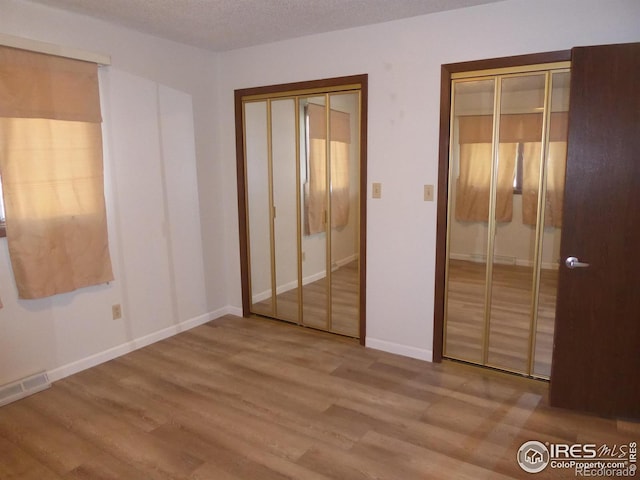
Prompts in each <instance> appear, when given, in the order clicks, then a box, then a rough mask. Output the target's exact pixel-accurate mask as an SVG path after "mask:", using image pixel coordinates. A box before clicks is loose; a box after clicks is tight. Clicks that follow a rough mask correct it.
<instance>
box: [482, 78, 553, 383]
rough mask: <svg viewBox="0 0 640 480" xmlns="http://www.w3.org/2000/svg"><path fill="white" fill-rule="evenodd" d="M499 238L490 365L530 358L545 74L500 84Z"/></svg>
mask: <svg viewBox="0 0 640 480" xmlns="http://www.w3.org/2000/svg"><path fill="white" fill-rule="evenodd" d="M501 89H502V91H501V96H500V98H501V101H500V133H499V140H498V142H499V151H498V178H497V184H496V189H497V194H496V195H497V201H496V214H495V222H496V223H495V240H494V246H493V265H492V277H491V309H490V315H489V342H488V349H489V351H488V359H487V363H488V364H489V365H491V366H493V367H497V368H502V369H504V370H511V371H516V372H526V371H527V369H528V362H529V342H530V336H529V335H530V327H531V311H532V310H531V309H532V295H533V286H534V279H535V278H534V264H535V247H536V233H537V230H536V224H537V211H538V209H537V206H538V203H537V198H538V186H539V182H540V173H541V172H540V154H541V146H542V138H543V137H542V133H543V132H542V118H543V116H542V110H543V109H544V98H545V74H544V73H536V74H532V75H524V76H515V77H509V78H505V79H503V80H502V82H501Z"/></svg>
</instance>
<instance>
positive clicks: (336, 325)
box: [254, 261, 360, 338]
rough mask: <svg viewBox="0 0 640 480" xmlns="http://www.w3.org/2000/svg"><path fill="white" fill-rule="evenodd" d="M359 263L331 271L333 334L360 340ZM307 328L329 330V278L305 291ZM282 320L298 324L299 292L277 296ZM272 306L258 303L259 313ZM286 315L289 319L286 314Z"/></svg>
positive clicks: (303, 289) (309, 285)
mask: <svg viewBox="0 0 640 480" xmlns="http://www.w3.org/2000/svg"><path fill="white" fill-rule="evenodd" d="M358 279H359V272H358V262H357V261H353V262H350V263H347V264H346V265H343V266H341V267H337V268H335V269H334V270H333V271H332V272H331V283H332V290H331V305H332V308H331V328H330V329H328V330H329V331H331V332H333V333H339V334H341V335H347V336H349V337H356V338H357V337H359V332H360V315H359V297H358ZM302 298H303V302H304V322H303V323H304V325H307V326H309V327H313V328H319V329H321V330H327V282H326V277H325V278H321V279H320V280H316V281H315V282H311V283H308V284H307V285H305V286H304V287H303V288H302ZM276 302H277V306H278V317H280V318H281V319H282V320H287V321H294V320H293V319H294V318H295V316H296V314H295V313H293V312H297V309H298V290H297V289H292V290H289V291H286V292H283V293H281V294H279V295H278V296H277V297H276ZM269 304H270V299H269V300H264V301H263V302H260V303H256V304H255V307H254V308H255V310H256V311H261V308H262V307H264V306H265V305H267V306H268V305H269ZM285 312H286V316H285V315H283V313H285Z"/></svg>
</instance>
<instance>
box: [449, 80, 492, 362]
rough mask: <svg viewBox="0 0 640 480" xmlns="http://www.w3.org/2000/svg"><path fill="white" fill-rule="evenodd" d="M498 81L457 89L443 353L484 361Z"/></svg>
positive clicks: (476, 82) (462, 84) (461, 85)
mask: <svg viewBox="0 0 640 480" xmlns="http://www.w3.org/2000/svg"><path fill="white" fill-rule="evenodd" d="M495 89H496V82H495V80H494V79H489V80H469V81H466V80H465V81H460V82H458V83H456V84H455V87H454V90H453V101H452V111H453V115H452V118H453V122H452V125H451V127H452V130H451V131H452V136H451V137H452V142H451V152H452V154H451V172H450V175H451V183H450V188H449V192H450V193H449V202H450V204H449V205H450V218H449V223H448V228H449V233H448V240H447V243H448V251H449V260H448V272H447V284H446V295H447V302H446V314H445V315H446V325H445V339H444V340H445V341H444V351H445V355H446V356H448V357H451V358H456V359H459V360H464V361H468V362H472V363H484V361H485V354H484V338H485V330H486V328H485V315H486V308H485V304H486V286H487V281H486V279H487V264H486V258H487V248H488V246H487V239H488V236H489V229H488V226H489V223H488V219H489V203H490V198H491V179H492V166H493V148H492V138H493V133H492V132H493V126H494V115H493V110H494V97H495Z"/></svg>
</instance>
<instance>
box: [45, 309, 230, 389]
mask: <svg viewBox="0 0 640 480" xmlns="http://www.w3.org/2000/svg"><path fill="white" fill-rule="evenodd" d="M224 315H238V316H242V309H241V308H238V307H232V306H227V307H223V308H220V309H218V310H215V311H213V312H209V313H205V314H204V315H199V316H197V317H194V318H190V319H189V320H185V321H183V322H180V323H178V324H176V325H171V326H170V327H167V328H163V329H162V330H158V331H157V332H153V333H150V334H148V335H145V336H143V337H140V338H136V339H133V340H131V341H129V342H126V343H123V344H121V345H118V346H115V347H112V348H109V349H107V350H104V351H102V352H99V353H96V354H94V355H91V356H89V357H86V358H83V359H80V360H76V361H75V362H71V363H68V364H66V365H62V366H61V367H58V368H54V369H53V370H49V371H48V372H47V375H48V377H49V381H51V382H55V381H58V380H61V379H63V378H65V377H68V376H70V375H73V374H75V373H78V372H81V371H83V370H86V369H88V368H91V367H95V366H96V365H100V364H101V363H104V362H108V361H109V360H113V359H114V358H118V357H121V356H122V355H126V354H127V353H130V352H133V351H134V350H137V349H139V348H142V347H146V346H147V345H151V344H152V343H155V342H159V341H160V340H164V339H165V338H169V337H172V336H173V335H176V334H178V333H180V332H184V331H187V330H190V329H192V328H195V327H198V326H200V325H202V324H204V323H207V322H210V321H211V320H215V319H216V318H220V317H222V316H224Z"/></svg>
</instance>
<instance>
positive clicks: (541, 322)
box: [444, 66, 569, 378]
mask: <svg viewBox="0 0 640 480" xmlns="http://www.w3.org/2000/svg"><path fill="white" fill-rule="evenodd" d="M568 99H569V72H568V70H566V67H565V66H561V67H559V68H558V69H556V70H546V69H544V68H541V69H536V70H535V71H531V72H528V73H526V72H504V73H503V74H491V76H489V75H487V76H481V77H475V78H464V77H463V78H460V79H454V80H453V82H452V123H451V139H452V141H451V144H450V152H449V159H450V162H449V164H450V171H449V182H450V183H449V207H448V208H449V218H448V225H447V226H448V233H447V252H448V263H447V272H446V278H447V284H446V297H445V328H444V335H445V336H444V356H446V357H448V358H453V359H457V360H464V361H468V362H472V363H477V364H480V365H486V366H490V367H494V368H498V369H501V370H506V371H510V372H516V373H520V374H525V375H530V376H534V377H538V378H548V377H549V375H550V371H551V351H552V344H553V330H554V322H555V303H556V293H557V292H556V289H557V275H558V266H559V256H560V252H559V246H560V234H561V226H562V201H563V193H564V192H563V190H564V172H565V166H566V136H567V112H568V106H569V105H568ZM540 192H541V193H540Z"/></svg>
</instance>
